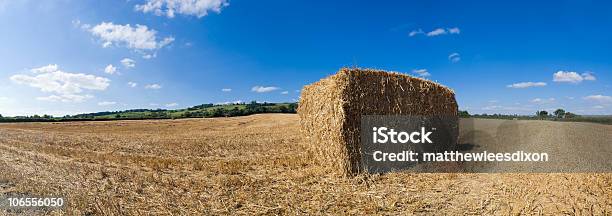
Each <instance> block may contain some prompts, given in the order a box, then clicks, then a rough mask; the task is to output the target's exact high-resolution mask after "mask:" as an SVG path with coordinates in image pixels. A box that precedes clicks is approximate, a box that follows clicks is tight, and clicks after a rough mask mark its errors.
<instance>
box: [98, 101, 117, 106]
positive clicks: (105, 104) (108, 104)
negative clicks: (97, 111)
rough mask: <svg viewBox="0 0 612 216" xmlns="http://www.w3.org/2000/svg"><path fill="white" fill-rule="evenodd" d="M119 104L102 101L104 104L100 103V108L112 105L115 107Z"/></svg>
mask: <svg viewBox="0 0 612 216" xmlns="http://www.w3.org/2000/svg"><path fill="white" fill-rule="evenodd" d="M115 104H117V102H115V101H102V102H98V106H110V105H115Z"/></svg>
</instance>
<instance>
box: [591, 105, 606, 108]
mask: <svg viewBox="0 0 612 216" xmlns="http://www.w3.org/2000/svg"><path fill="white" fill-rule="evenodd" d="M593 108H594V109H604V108H605V107H604V106H602V105H597V106H593Z"/></svg>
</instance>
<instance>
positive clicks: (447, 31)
mask: <svg viewBox="0 0 612 216" xmlns="http://www.w3.org/2000/svg"><path fill="white" fill-rule="evenodd" d="M460 33H461V30H460V29H459V28H457V27H454V28H437V29H434V30H432V31H429V32H427V33H425V32H424V31H423V30H422V29H416V30H412V31H411V32H410V33H409V34H408V35H409V36H410V37H414V36H416V35H421V34H422V35H426V36H427V37H435V36H440V35H445V34H460Z"/></svg>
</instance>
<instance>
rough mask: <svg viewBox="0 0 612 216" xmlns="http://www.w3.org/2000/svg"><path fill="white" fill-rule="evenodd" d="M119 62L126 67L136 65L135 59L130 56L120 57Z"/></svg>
mask: <svg viewBox="0 0 612 216" xmlns="http://www.w3.org/2000/svg"><path fill="white" fill-rule="evenodd" d="M121 64H122V65H123V66H124V67H126V68H133V67H136V61H134V60H133V59H130V58H124V59H121Z"/></svg>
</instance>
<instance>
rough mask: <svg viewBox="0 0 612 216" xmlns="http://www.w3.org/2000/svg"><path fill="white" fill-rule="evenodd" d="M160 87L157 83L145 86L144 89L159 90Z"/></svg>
mask: <svg viewBox="0 0 612 216" xmlns="http://www.w3.org/2000/svg"><path fill="white" fill-rule="evenodd" d="M160 88H162V86H161V85H160V84H157V83H153V84H148V85H145V89H160Z"/></svg>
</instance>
